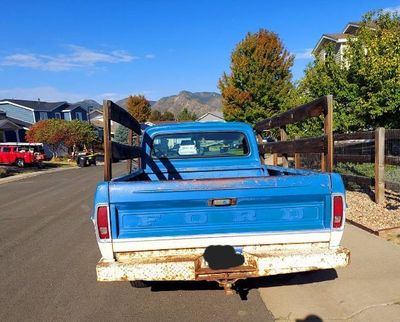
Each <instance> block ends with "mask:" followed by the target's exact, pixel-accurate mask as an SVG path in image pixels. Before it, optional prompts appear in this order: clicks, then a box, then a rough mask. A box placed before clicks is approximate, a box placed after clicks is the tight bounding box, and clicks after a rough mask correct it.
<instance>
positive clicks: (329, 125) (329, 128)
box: [321, 95, 333, 172]
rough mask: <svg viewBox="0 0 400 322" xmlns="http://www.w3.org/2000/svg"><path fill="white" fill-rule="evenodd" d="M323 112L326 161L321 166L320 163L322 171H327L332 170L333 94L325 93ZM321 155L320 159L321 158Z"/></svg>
mask: <svg viewBox="0 0 400 322" xmlns="http://www.w3.org/2000/svg"><path fill="white" fill-rule="evenodd" d="M325 104H326V105H325V113H324V134H325V135H326V137H327V142H326V145H327V147H326V151H325V155H324V157H325V156H326V160H324V161H326V163H325V162H324V163H322V162H321V168H322V165H324V167H325V169H321V170H322V171H327V172H332V171H333V96H332V95H327V96H326V102H325ZM322 157H323V156H322V155H321V159H322Z"/></svg>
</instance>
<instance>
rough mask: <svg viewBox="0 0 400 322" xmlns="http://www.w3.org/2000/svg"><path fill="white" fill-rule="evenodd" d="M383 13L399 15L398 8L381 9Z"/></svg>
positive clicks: (399, 8) (399, 10) (399, 9)
mask: <svg viewBox="0 0 400 322" xmlns="http://www.w3.org/2000/svg"><path fill="white" fill-rule="evenodd" d="M383 12H389V13H397V14H400V6H397V7H390V8H385V9H383Z"/></svg>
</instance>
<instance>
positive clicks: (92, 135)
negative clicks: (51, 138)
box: [64, 120, 98, 153]
mask: <svg viewBox="0 0 400 322" xmlns="http://www.w3.org/2000/svg"><path fill="white" fill-rule="evenodd" d="M64 126H65V131H66V132H67V133H66V136H65V139H64V144H65V146H66V147H67V148H68V149H69V150H72V151H73V152H74V153H75V152H76V148H77V147H83V146H90V145H92V144H94V143H95V142H96V141H97V139H98V136H97V133H96V131H95V129H94V127H93V125H91V124H90V123H88V122H84V121H80V120H73V121H66V123H65V125H64Z"/></svg>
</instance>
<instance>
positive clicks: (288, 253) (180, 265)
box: [96, 244, 350, 281]
mask: <svg viewBox="0 0 400 322" xmlns="http://www.w3.org/2000/svg"><path fill="white" fill-rule="evenodd" d="M203 252H204V249H181V250H170V251H147V252H130V253H129V252H128V253H117V254H116V258H117V260H116V261H113V262H109V261H105V260H100V262H99V263H98V264H97V266H96V271H97V280H98V281H134V280H145V281H195V280H236V279H244V278H250V277H260V276H269V275H277V274H286V273H294V272H304V271H312V270H319V269H329V268H338V267H345V266H347V265H348V264H349V261H350V251H349V250H348V249H346V248H343V247H339V248H336V249H329V248H328V247H326V245H324V247H321V245H318V244H317V245H314V244H312V245H293V246H289V247H284V248H282V247H281V248H279V247H278V246H274V247H270V246H251V247H244V248H243V256H244V258H245V262H244V264H243V265H242V266H237V267H233V268H229V269H223V270H212V269H210V268H208V266H207V263H206V262H205V261H204V258H203V256H202V254H203Z"/></svg>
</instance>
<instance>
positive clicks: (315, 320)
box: [296, 314, 323, 322]
mask: <svg viewBox="0 0 400 322" xmlns="http://www.w3.org/2000/svg"><path fill="white" fill-rule="evenodd" d="M322 321H323V320H322V319H321V318H320V317H319V316H317V315H314V314H310V315H308V316H306V317H305V318H304V319H296V322H322Z"/></svg>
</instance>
